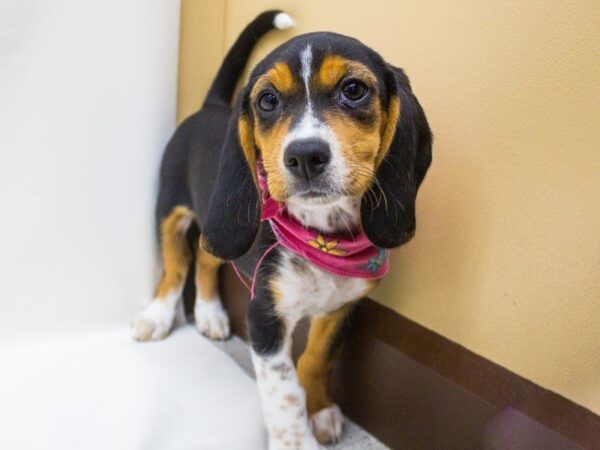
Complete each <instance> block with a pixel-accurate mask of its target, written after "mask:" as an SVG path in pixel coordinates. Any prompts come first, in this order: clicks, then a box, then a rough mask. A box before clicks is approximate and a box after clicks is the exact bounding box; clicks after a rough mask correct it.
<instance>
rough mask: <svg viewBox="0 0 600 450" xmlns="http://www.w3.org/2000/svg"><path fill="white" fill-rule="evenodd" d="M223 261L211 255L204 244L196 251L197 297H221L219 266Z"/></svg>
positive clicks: (206, 298)
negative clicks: (203, 246)
mask: <svg viewBox="0 0 600 450" xmlns="http://www.w3.org/2000/svg"><path fill="white" fill-rule="evenodd" d="M221 264H223V261H221V260H220V259H219V258H217V257H216V256H213V255H211V254H210V253H209V252H207V251H206V250H205V249H203V248H202V245H200V246H198V252H197V253H196V276H195V282H196V289H197V293H196V297H197V298H201V299H203V300H204V301H210V300H214V299H218V298H219V267H221Z"/></svg>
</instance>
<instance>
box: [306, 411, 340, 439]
mask: <svg viewBox="0 0 600 450" xmlns="http://www.w3.org/2000/svg"><path fill="white" fill-rule="evenodd" d="M310 428H311V430H312V431H313V433H314V435H315V437H316V438H317V440H318V441H319V442H320V443H321V444H326V443H328V442H339V441H340V439H341V437H342V430H343V428H344V416H343V415H342V411H340V408H339V407H338V405H336V404H333V405H331V406H329V407H327V408H324V409H322V410H321V411H319V412H316V413H315V414H313V415H312V416H311V417H310Z"/></svg>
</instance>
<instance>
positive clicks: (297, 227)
mask: <svg viewBox="0 0 600 450" xmlns="http://www.w3.org/2000/svg"><path fill="white" fill-rule="evenodd" d="M257 172H258V180H259V184H260V190H261V193H262V220H268V221H269V223H270V224H271V228H272V230H273V233H275V237H276V238H277V243H278V244H280V245H282V246H283V247H285V248H287V249H288V250H290V251H291V252H293V253H295V254H297V255H299V256H301V257H303V258H305V259H307V260H309V261H310V262H312V263H313V264H315V265H316V266H319V267H320V268H322V269H324V270H326V271H328V272H331V273H334V274H336V275H341V276H344V277H355V278H368V279H376V278H381V277H383V276H384V275H385V274H386V273H387V271H388V267H389V251H388V250H385V249H382V248H379V247H376V246H375V245H373V244H372V243H371V241H369V239H368V238H367V236H366V235H365V234H364V233H363V232H361V233H360V234H358V235H357V236H354V237H353V239H346V238H344V237H341V236H326V235H323V234H321V233H319V232H318V231H316V230H313V229H310V228H306V227H305V226H304V225H302V224H301V223H300V222H298V221H297V220H296V219H294V218H293V217H291V216H290V215H289V214H288V212H287V211H286V210H285V207H284V206H283V205H282V204H280V203H278V202H277V201H275V200H273V199H272V198H271V196H270V195H269V192H268V189H267V182H266V179H265V176H264V173H263V170H262V167H261V165H260V164H259V165H258V167H257ZM269 250H270V249H269Z"/></svg>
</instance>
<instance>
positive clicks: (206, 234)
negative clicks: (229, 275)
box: [201, 89, 261, 260]
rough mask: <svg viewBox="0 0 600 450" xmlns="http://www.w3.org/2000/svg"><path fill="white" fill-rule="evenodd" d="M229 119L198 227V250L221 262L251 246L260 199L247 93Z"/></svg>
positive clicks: (257, 221) (256, 226) (257, 219)
mask: <svg viewBox="0 0 600 450" xmlns="http://www.w3.org/2000/svg"><path fill="white" fill-rule="evenodd" d="M237 103H238V104H237V106H236V107H235V109H234V112H233V114H232V116H231V119H230V122H229V127H228V129H227V135H226V137H225V142H224V144H223V148H222V149H221V159H220V164H219V173H218V175H217V180H216V184H215V187H214V189H213V193H212V196H211V200H210V206H209V208H208V214H207V216H206V217H205V219H204V221H203V223H202V230H201V232H202V236H201V243H202V246H203V247H204V248H205V249H206V250H208V251H209V252H210V253H212V254H213V255H215V256H217V257H219V258H221V259H223V260H232V259H236V258H239V257H240V256H242V255H243V254H244V253H246V252H247V251H248V249H249V248H250V247H251V246H252V243H253V242H254V239H255V238H256V233H257V231H258V226H259V224H260V211H261V208H260V201H259V199H260V196H259V192H258V188H257V183H256V153H255V147H254V135H253V132H252V125H251V120H252V119H251V117H250V112H249V106H248V90H247V89H244V90H243V91H242V92H241V93H240V99H239V101H238V102H237Z"/></svg>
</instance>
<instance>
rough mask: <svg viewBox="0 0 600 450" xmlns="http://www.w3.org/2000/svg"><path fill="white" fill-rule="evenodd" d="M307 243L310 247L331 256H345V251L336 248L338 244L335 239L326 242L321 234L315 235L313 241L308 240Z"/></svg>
mask: <svg viewBox="0 0 600 450" xmlns="http://www.w3.org/2000/svg"><path fill="white" fill-rule="evenodd" d="M307 243H308V245H310V246H311V247H314V248H316V249H318V250H321V251H322V252H324V253H329V254H331V255H336V256H344V255H345V254H346V250H344V249H343V248H340V247H338V244H339V242H338V240H337V239H330V240H329V241H328V240H327V239H326V238H325V236H323V235H322V234H317V237H316V238H315V239H309V240H308V241H307Z"/></svg>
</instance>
